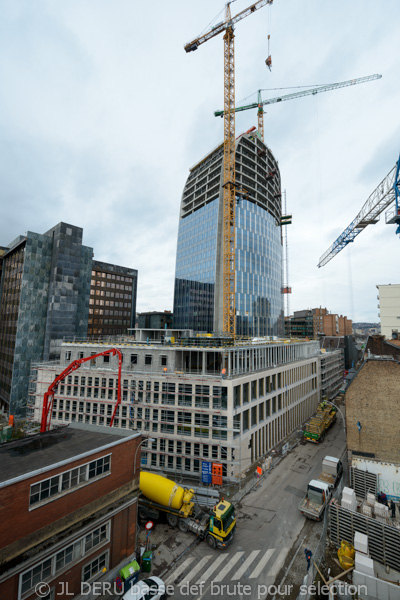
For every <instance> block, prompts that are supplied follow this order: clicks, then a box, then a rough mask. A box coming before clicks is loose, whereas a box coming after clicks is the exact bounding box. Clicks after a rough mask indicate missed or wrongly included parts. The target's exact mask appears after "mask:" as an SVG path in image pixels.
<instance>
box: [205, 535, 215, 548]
mask: <svg viewBox="0 0 400 600" xmlns="http://www.w3.org/2000/svg"><path fill="white" fill-rule="evenodd" d="M206 540H207V544H208V545H209V546H210V548H216V547H217V542H216V541H215V538H214V537H213V536H212V535H210V534H208V536H207V537H206Z"/></svg>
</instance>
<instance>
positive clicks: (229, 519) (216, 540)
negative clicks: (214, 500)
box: [207, 499, 236, 548]
mask: <svg viewBox="0 0 400 600" xmlns="http://www.w3.org/2000/svg"><path fill="white" fill-rule="evenodd" d="M235 526H236V519H235V509H234V507H233V505H232V504H231V503H230V502H227V501H226V500H223V499H222V500H221V501H220V502H218V504H217V505H216V506H214V509H213V511H212V513H211V515H210V525H209V530H208V531H209V535H208V536H207V542H208V544H209V546H211V547H213V548H215V547H218V548H225V547H226V546H227V545H228V544H229V542H230V541H231V540H232V538H233V535H234V532H235Z"/></svg>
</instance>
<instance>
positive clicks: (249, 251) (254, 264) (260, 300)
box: [236, 200, 283, 337]
mask: <svg viewBox="0 0 400 600" xmlns="http://www.w3.org/2000/svg"><path fill="white" fill-rule="evenodd" d="M281 265H282V245H281V230H280V227H279V226H277V224H276V221H275V219H274V218H273V217H272V215H270V213H269V212H267V211H266V210H265V209H264V208H262V207H260V206H257V205H256V204H253V203H252V202H249V201H248V200H240V202H239V203H238V206H237V207H236V315H237V316H236V333H237V335H245V336H247V335H250V336H252V337H254V336H255V337H259V336H265V335H282V333H283V332H282V326H283V312H282V293H281V288H282V267H281Z"/></svg>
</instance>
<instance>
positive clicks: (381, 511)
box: [374, 502, 389, 523]
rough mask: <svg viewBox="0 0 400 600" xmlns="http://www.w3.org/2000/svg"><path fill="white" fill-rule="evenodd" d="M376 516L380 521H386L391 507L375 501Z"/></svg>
mask: <svg viewBox="0 0 400 600" xmlns="http://www.w3.org/2000/svg"><path fill="white" fill-rule="evenodd" d="M374 512H375V518H376V520H377V521H379V522H380V523H386V522H387V520H388V517H389V508H388V507H387V506H385V505H384V504H380V503H379V502H375V506H374Z"/></svg>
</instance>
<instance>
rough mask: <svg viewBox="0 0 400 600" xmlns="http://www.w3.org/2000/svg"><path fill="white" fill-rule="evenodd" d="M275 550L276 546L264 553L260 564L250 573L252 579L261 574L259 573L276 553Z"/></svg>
mask: <svg viewBox="0 0 400 600" xmlns="http://www.w3.org/2000/svg"><path fill="white" fill-rule="evenodd" d="M274 551H275V548H270V549H269V550H267V551H266V553H265V554H264V556H263V557H262V559H261V560H260V562H259V563H258V565H257V566H256V568H255V569H254V571H253V572H252V574H251V575H250V579H254V578H255V577H258V576H259V574H260V573H261V571H262V570H263V568H264V567H265V565H266V564H267V562H268V561H269V559H270V558H271V556H272V554H273V553H274Z"/></svg>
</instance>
